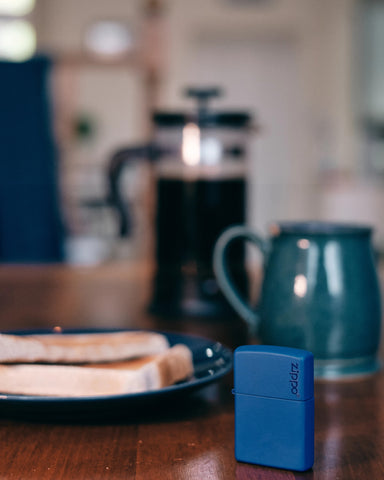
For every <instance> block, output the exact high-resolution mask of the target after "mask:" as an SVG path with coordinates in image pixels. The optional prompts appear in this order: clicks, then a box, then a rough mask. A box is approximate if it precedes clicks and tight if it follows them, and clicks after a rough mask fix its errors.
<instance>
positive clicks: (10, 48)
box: [0, 0, 36, 62]
mask: <svg viewBox="0 0 384 480" xmlns="http://www.w3.org/2000/svg"><path fill="white" fill-rule="evenodd" d="M34 6H35V0H0V59H2V60H10V61H16V62H22V61H24V60H28V59H29V58H31V57H32V56H33V55H34V54H35V52H36V31H35V28H34V26H33V24H32V23H31V22H30V21H28V19H27V18H26V17H27V15H29V14H30V13H31V12H32V10H33V9H34Z"/></svg>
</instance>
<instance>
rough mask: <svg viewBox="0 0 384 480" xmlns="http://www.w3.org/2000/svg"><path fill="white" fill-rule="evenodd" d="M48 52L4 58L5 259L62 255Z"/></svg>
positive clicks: (1, 247) (0, 175)
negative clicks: (15, 60)
mask: <svg viewBox="0 0 384 480" xmlns="http://www.w3.org/2000/svg"><path fill="white" fill-rule="evenodd" d="M50 70H51V62H50V60H49V59H48V58H45V57H38V58H34V59H32V60H29V61H27V62H22V63H12V62H0V262H15V263H47V262H60V261H62V260H63V242H64V228H63V222H62V216H61V208H60V199H59V188H58V168H57V167H58V155H57V150H56V146H55V141H54V135H53V125H52V119H51V111H50V82H49V80H50Z"/></svg>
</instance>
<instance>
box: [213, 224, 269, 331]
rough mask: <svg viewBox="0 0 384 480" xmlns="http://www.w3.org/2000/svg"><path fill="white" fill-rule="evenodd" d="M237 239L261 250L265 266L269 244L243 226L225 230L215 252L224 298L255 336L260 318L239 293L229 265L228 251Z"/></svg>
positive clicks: (217, 276)
mask: <svg viewBox="0 0 384 480" xmlns="http://www.w3.org/2000/svg"><path fill="white" fill-rule="evenodd" d="M236 239H244V240H248V241H250V242H251V243H253V244H255V245H256V247H258V249H259V250H260V252H261V253H262V257H263V265H264V264H265V263H266V260H267V256H268V252H269V244H268V241H267V240H264V239H263V238H262V237H260V236H259V235H257V234H255V233H253V232H252V231H251V230H250V229H249V228H247V227H245V226H243V225H235V226H233V227H230V228H228V229H227V230H225V231H224V232H223V233H222V234H221V235H220V237H219V238H218V240H217V242H216V245H215V248H214V252H213V269H214V272H215V275H216V279H217V283H218V284H219V286H220V288H221V290H222V292H223V293H224V296H225V297H226V298H227V300H228V302H229V303H230V304H231V305H232V307H233V308H234V309H235V310H236V312H237V313H238V314H239V315H240V317H242V318H243V319H244V321H245V322H246V323H247V325H248V327H249V330H250V332H251V333H252V334H255V333H256V332H257V330H258V328H259V323H260V317H259V315H258V314H257V313H256V312H254V311H253V310H252V309H251V307H250V306H249V304H248V303H247V301H246V300H244V299H243V298H242V297H241V296H240V295H239V293H238V290H237V288H236V287H235V285H234V284H233V282H232V280H231V277H230V272H229V269H228V264H227V258H226V255H227V250H228V247H229V246H230V244H231V243H232V242H233V241H234V240H236Z"/></svg>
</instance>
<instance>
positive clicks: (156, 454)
mask: <svg viewBox="0 0 384 480" xmlns="http://www.w3.org/2000/svg"><path fill="white" fill-rule="evenodd" d="M150 278H151V269H150V267H148V266H142V265H132V264H120V265H113V264H111V265H107V266H103V267H97V268H70V267H54V266H52V267H7V266H3V267H0V329H1V330H8V329H30V328H45V327H53V326H56V325H58V326H61V327H79V328H82V327H84V328H87V327H124V328H130V327H135V328H136V327H139V328H150V329H152V328H153V329H165V330H170V331H177V332H183V333H194V334H199V335H204V336H206V337H210V338H213V339H215V340H219V341H221V342H223V343H224V344H226V345H228V346H230V347H231V348H234V347H236V346H238V345H240V344H242V343H244V342H246V341H248V339H247V337H246V332H245V329H244V327H243V325H242V324H241V322H240V321H239V320H237V319H236V318H233V319H227V320H225V321H220V320H215V321H207V320H199V319H173V320H171V319H160V318H155V317H151V316H150V315H149V314H147V313H146V305H147V303H148V300H149V296H150V289H149V286H150ZM231 388H232V377H231V375H228V376H227V377H225V378H224V379H223V380H222V381H220V382H218V383H217V384H214V385H211V386H209V387H207V388H205V389H203V390H202V391H200V392H199V393H196V394H194V395H191V396H188V397H187V398H185V399H184V400H183V401H181V400H178V401H174V402H172V401H170V402H167V403H166V404H162V405H159V406H158V408H156V406H155V407H153V408H150V409H148V410H146V411H143V412H139V413H136V412H126V413H127V415H121V416H119V415H117V416H116V417H113V418H110V419H108V418H97V419H95V418H93V419H92V420H84V419H83V420H81V421H79V420H75V419H71V418H70V417H69V418H67V420H66V421H53V420H48V419H44V415H40V416H39V418H29V419H27V420H25V419H22V418H9V417H7V415H5V414H4V412H2V411H1V403H0V452H1V455H0V479H1V480H11V479H12V480H16V479H17V480H27V479H28V480H35V479H36V480H45V479H57V480H61V479H71V480H77V479H87V480H88V479H89V480H98V479H108V478H111V479H112V478H113V479H137V480H151V479H159V480H160V479H161V480H168V479H169V480H171V479H188V480H205V479H207V480H209V479H242V480H245V479H258V480H264V479H272V480H280V479H327V480H328V479H329V480H344V479H345V480H353V479H359V480H364V479H370V480H379V479H382V478H384V374H383V372H380V373H378V374H376V375H374V376H371V377H367V378H364V379H361V380H354V381H343V382H317V383H316V385H315V404H316V406H315V417H316V419H315V422H316V425H315V428H316V437H315V464H314V467H313V469H312V470H310V471H308V472H305V473H297V472H290V471H285V470H278V469H272V468H264V467H260V466H255V465H247V464H241V463H237V462H236V460H235V458H234V453H233V450H234V415H233V398H232V394H231ZM0 390H1V387H0Z"/></svg>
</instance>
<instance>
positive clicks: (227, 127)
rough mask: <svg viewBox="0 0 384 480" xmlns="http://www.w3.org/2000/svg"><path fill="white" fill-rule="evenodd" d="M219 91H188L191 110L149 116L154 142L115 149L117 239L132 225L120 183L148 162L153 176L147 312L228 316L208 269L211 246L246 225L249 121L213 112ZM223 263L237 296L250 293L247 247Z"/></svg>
mask: <svg viewBox="0 0 384 480" xmlns="http://www.w3.org/2000/svg"><path fill="white" fill-rule="evenodd" d="M220 93H221V92H220V90H219V89H218V88H209V89H195V88H190V89H188V90H186V95H187V96H188V97H191V98H193V99H195V100H196V101H197V108H196V109H195V111H193V112H174V111H173V112H170V111H169V112H167V111H157V112H154V113H153V123H154V127H155V128H154V130H155V134H154V139H153V141H152V142H150V143H148V144H145V145H138V146H132V147H128V148H123V149H121V150H119V151H117V152H116V153H115V154H114V155H113V157H112V158H111V160H110V163H109V182H110V200H111V203H112V205H113V206H114V207H115V208H116V210H117V212H118V214H119V222H120V228H119V230H120V235H121V236H127V235H129V232H130V228H131V224H130V223H131V222H130V216H129V212H128V211H127V208H126V205H125V201H124V197H123V195H122V192H121V188H120V185H119V179H120V177H121V173H122V171H123V168H124V166H125V165H126V164H127V163H128V162H131V161H133V160H138V159H139V160H143V159H146V160H147V161H149V162H151V164H152V165H153V169H154V178H155V186H154V188H155V191H156V193H155V199H156V201H155V205H156V207H155V209H156V212H155V219H156V220H155V259H156V268H155V276H154V282H153V294H152V301H151V303H150V306H149V310H150V311H151V312H152V313H155V314H159V315H176V316H183V315H191V316H204V317H217V316H221V317H222V316H228V315H232V314H233V313H232V310H231V308H230V307H229V304H228V303H227V301H226V299H225V298H224V296H223V295H222V294H221V293H220V291H219V288H218V285H217V283H216V279H215V276H214V273H213V267H212V255H213V248H214V245H215V242H216V239H217V238H218V236H219V235H220V233H221V232H222V231H223V230H224V229H226V228H227V227H228V226H230V225H233V224H238V223H241V224H243V223H245V221H246V177H247V161H246V153H247V141H248V137H249V132H250V127H251V115H250V114H249V113H247V112H243V111H216V110H213V109H212V108H210V107H209V101H210V100H211V99H213V98H214V97H218V96H219V95H220ZM228 265H229V267H230V269H231V273H232V277H233V280H234V282H235V283H237V285H238V288H240V290H243V291H245V290H246V289H247V280H246V276H245V274H244V247H243V246H242V245H234V246H233V248H232V251H231V252H229V259H228Z"/></svg>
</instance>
